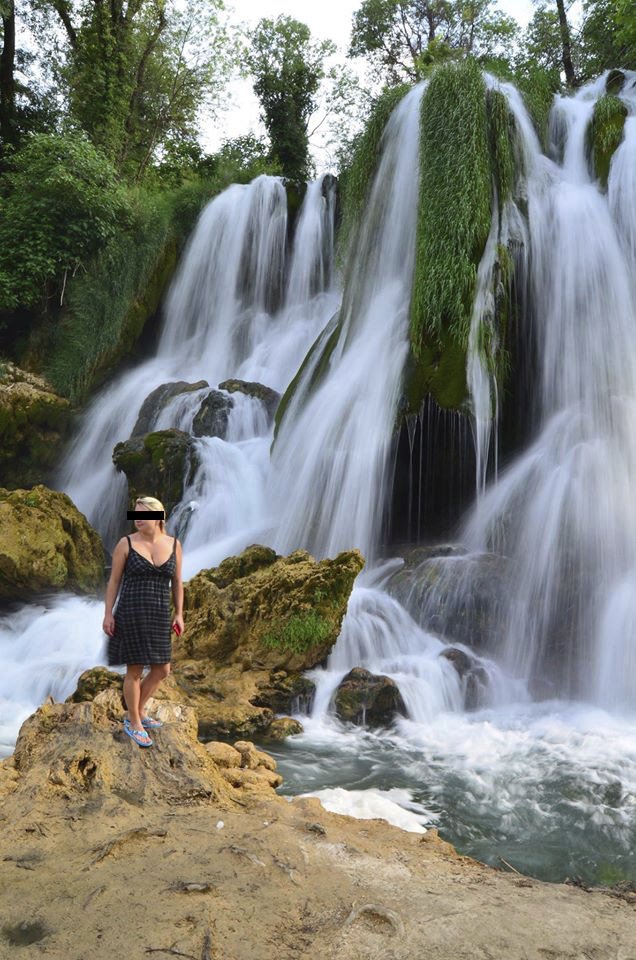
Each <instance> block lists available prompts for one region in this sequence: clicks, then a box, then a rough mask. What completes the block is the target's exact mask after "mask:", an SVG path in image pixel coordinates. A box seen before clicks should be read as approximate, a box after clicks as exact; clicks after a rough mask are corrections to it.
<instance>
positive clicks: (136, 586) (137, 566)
mask: <svg viewBox="0 0 636 960" xmlns="http://www.w3.org/2000/svg"><path fill="white" fill-rule="evenodd" d="M126 539H127V540H128V557H127V558H126V566H125V567H124V577H123V583H122V586H121V591H120V594H119V599H118V601H117V606H116V607H115V608H114V610H113V615H114V617H115V634H114V636H112V637H109V640H108V664H109V666H111V667H112V666H115V665H119V664H123V663H126V664H127V663H135V664H136V663H138V664H143V665H146V664H150V663H170V656H171V652H172V651H171V647H172V644H171V638H170V630H171V624H172V618H171V616H170V579H171V577H173V576H174V572H175V569H176V564H177V558H176V549H177V538H176V537H175V538H174V544H173V547H172V553H171V555H170V556H169V557H168V559H167V560H166V562H165V563H162V564H161V566H159V567H156V566H155V565H154V563H152V562H151V561H150V560H147V559H146V557H142V555H141V554H140V553H138V552H137V551H136V550H135V549H134V548H133V547H132V546H131V543H130V537H126Z"/></svg>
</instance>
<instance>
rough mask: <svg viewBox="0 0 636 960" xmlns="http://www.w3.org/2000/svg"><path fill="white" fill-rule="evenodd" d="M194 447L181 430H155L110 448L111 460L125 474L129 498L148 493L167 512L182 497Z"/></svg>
mask: <svg viewBox="0 0 636 960" xmlns="http://www.w3.org/2000/svg"><path fill="white" fill-rule="evenodd" d="M194 459H195V447H194V441H193V439H192V437H191V436H190V435H189V434H187V433H184V432H183V431H182V430H157V431H156V432H154V433H148V434H146V436H145V437H131V439H130V440H125V441H124V442H123V443H118V444H117V445H116V446H115V449H114V450H113V463H114V464H115V466H116V467H117V469H118V470H119V471H121V472H122V473H125V474H126V478H127V480H128V493H129V498H130V501H131V502H133V501H134V500H135V499H136V497H140V496H148V495H152V496H154V497H157V498H158V499H159V500H161V501H162V503H163V504H164V506H165V508H166V511H167V512H168V513H170V511H171V510H172V509H173V508H174V507H175V506H176V504H177V503H179V501H180V500H181V499H182V497H183V491H184V487H185V478H186V476H187V475H188V473H189V472H190V470H191V469H192V466H193V461H194Z"/></svg>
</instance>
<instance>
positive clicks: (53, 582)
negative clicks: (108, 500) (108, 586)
mask: <svg viewBox="0 0 636 960" xmlns="http://www.w3.org/2000/svg"><path fill="white" fill-rule="evenodd" d="M103 582H104V549H103V546H102V543H101V540H100V538H99V535H98V534H97V533H96V532H95V530H93V528H92V527H91V526H90V525H89V523H88V521H87V519H86V517H84V516H83V514H81V513H80V512H79V510H78V509H77V508H76V506H75V505H74V503H73V502H72V500H71V499H70V497H67V496H66V494H64V493H59V492H58V491H56V490H49V489H48V488H47V487H45V486H42V485H39V486H36V487H34V488H33V489H32V490H13V491H9V490H5V489H0V599H5V600H16V599H28V598H30V597H33V596H37V595H38V594H40V593H42V592H48V591H50V590H71V591H74V592H77V593H92V592H94V591H95V590H98V589H100V588H101V587H102V585H103Z"/></svg>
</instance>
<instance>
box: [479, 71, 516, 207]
mask: <svg viewBox="0 0 636 960" xmlns="http://www.w3.org/2000/svg"><path fill="white" fill-rule="evenodd" d="M486 112H487V115H488V139H489V143H490V158H491V160H490V162H491V169H492V173H493V177H494V181H495V185H496V187H497V197H498V200H499V205H500V208H501V205H502V204H503V203H504V202H505V201H506V200H508V199H509V197H510V196H511V195H512V191H513V188H514V181H515V158H514V152H513V142H514V137H515V136H516V131H515V123H514V117H513V116H512V114H511V113H510V109H509V107H508V101H507V100H506V98H505V96H504V95H503V93H501V91H500V90H494V89H493V90H488V92H487V94H486Z"/></svg>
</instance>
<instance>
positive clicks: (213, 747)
mask: <svg viewBox="0 0 636 960" xmlns="http://www.w3.org/2000/svg"><path fill="white" fill-rule="evenodd" d="M205 749H206V750H207V751H208V753H209V754H210V756H211V757H212V758H213V759H214V762H215V763H216V765H217V766H218V767H223V768H225V769H227V768H228V767H240V766H241V763H242V761H243V757H242V756H241V754H240V753H239V752H238V750H235V749H234V747H231V746H230V744H229V743H222V742H221V741H220V740H210V742H209V743H206V744H205Z"/></svg>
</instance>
